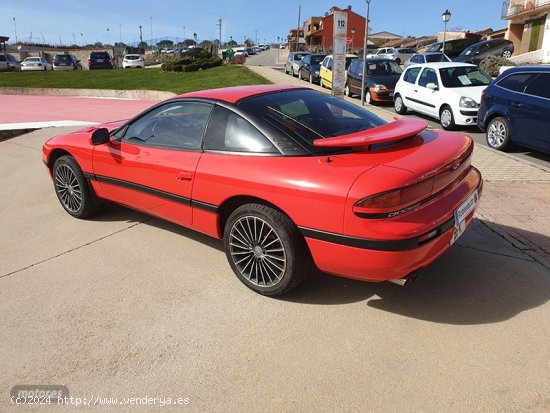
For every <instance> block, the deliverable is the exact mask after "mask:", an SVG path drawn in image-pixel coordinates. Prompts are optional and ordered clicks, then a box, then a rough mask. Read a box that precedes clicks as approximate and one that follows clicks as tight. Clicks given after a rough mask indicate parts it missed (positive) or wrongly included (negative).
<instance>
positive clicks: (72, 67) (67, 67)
mask: <svg viewBox="0 0 550 413" xmlns="http://www.w3.org/2000/svg"><path fill="white" fill-rule="evenodd" d="M53 70H75V67H74V66H54V67H53Z"/></svg>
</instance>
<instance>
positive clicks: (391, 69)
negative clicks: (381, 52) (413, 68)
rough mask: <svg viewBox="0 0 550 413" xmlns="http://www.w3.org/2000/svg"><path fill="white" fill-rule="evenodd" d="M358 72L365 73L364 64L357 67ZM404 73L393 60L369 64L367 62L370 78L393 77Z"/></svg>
mask: <svg viewBox="0 0 550 413" xmlns="http://www.w3.org/2000/svg"><path fill="white" fill-rule="evenodd" d="M357 71H358V72H359V73H363V64H362V63H359V64H358V65H357ZM401 73H403V70H401V67H400V66H399V65H398V64H397V63H396V62H395V61H393V60H384V61H380V62H369V61H368V60H367V75H370V76H391V75H400V74H401Z"/></svg>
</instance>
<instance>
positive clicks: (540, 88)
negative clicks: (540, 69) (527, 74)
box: [525, 73, 550, 99]
mask: <svg viewBox="0 0 550 413" xmlns="http://www.w3.org/2000/svg"><path fill="white" fill-rule="evenodd" d="M525 93H528V94H530V95H535V96H540V97H542V98H546V99H550V73H541V74H539V75H538V76H537V77H536V78H535V79H533V81H532V82H531V83H529V85H528V86H527V89H525Z"/></svg>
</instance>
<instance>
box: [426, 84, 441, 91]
mask: <svg viewBox="0 0 550 413" xmlns="http://www.w3.org/2000/svg"><path fill="white" fill-rule="evenodd" d="M426 87H427V88H428V89H430V90H438V89H439V87H438V86H437V85H436V84H435V83H428V84H427V85H426Z"/></svg>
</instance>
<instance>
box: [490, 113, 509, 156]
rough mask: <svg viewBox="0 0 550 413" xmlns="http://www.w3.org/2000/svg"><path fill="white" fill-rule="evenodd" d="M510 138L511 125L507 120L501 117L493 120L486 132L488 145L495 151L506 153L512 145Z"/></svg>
mask: <svg viewBox="0 0 550 413" xmlns="http://www.w3.org/2000/svg"><path fill="white" fill-rule="evenodd" d="M510 136H511V133H510V124H509V123H508V121H507V120H506V119H505V118H503V117H500V116H499V117H496V118H493V119H491V121H490V122H489V125H487V130H486V132H485V138H486V139H487V145H489V146H490V147H491V148H493V149H496V150H499V151H505V150H507V149H508V148H509V147H510V145H511V137H510Z"/></svg>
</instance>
